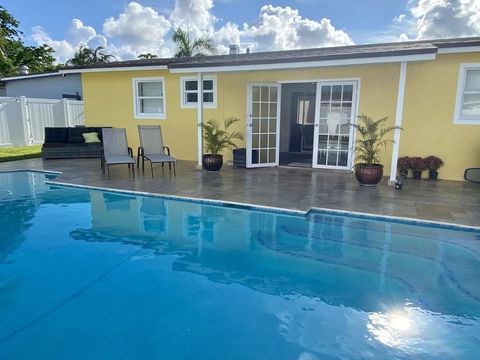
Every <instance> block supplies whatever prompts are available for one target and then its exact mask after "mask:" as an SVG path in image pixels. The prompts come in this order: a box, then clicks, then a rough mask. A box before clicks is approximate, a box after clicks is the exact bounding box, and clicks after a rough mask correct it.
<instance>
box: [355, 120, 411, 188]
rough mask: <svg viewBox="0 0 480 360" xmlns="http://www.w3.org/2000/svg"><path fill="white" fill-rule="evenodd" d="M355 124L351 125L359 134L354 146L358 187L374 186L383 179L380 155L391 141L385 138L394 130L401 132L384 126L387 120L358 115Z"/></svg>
mask: <svg viewBox="0 0 480 360" xmlns="http://www.w3.org/2000/svg"><path fill="white" fill-rule="evenodd" d="M358 119H359V121H358V123H357V124H351V125H352V126H353V127H354V128H355V129H356V130H357V132H358V133H359V135H360V136H359V137H358V139H357V142H356V144H355V146H354V150H355V157H356V164H355V167H354V168H355V177H356V178H357V181H358V182H359V183H360V185H363V186H374V185H376V184H378V183H379V182H380V180H381V179H382V177H383V165H382V164H380V153H381V151H382V150H383V149H385V147H386V146H387V145H388V144H389V143H393V139H391V138H386V136H387V134H389V133H390V132H392V131H394V130H397V129H399V130H403V129H402V128H401V127H399V126H386V125H385V123H386V122H387V120H388V118H386V117H385V118H382V119H378V120H374V119H373V118H371V117H370V116H367V115H360V116H359V117H358Z"/></svg>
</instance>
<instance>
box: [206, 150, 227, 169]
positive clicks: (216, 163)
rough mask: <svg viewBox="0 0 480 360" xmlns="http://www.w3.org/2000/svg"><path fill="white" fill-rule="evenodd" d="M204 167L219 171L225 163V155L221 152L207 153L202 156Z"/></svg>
mask: <svg viewBox="0 0 480 360" xmlns="http://www.w3.org/2000/svg"><path fill="white" fill-rule="evenodd" d="M202 165H203V168H204V169H205V170H207V171H218V170H220V169H221V168H222V165H223V155H220V154H214V155H212V154H206V155H203V157H202Z"/></svg>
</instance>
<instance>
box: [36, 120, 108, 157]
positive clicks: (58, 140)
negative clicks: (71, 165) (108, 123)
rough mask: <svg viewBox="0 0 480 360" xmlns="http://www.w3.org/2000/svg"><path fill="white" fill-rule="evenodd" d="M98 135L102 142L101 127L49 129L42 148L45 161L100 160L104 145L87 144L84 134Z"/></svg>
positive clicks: (46, 129) (46, 131) (46, 130)
mask: <svg viewBox="0 0 480 360" xmlns="http://www.w3.org/2000/svg"><path fill="white" fill-rule="evenodd" d="M91 132H96V133H98V137H99V139H100V141H101V140H102V128H101V127H74V128H66V127H47V128H45V142H44V144H43V146H42V158H43V159H74V158H99V157H100V156H101V149H102V143H101V142H100V143H98V142H97V143H88V144H86V143H85V140H84V138H83V136H82V134H83V133H91Z"/></svg>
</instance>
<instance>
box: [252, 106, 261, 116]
mask: <svg viewBox="0 0 480 360" xmlns="http://www.w3.org/2000/svg"><path fill="white" fill-rule="evenodd" d="M252 115H253V116H254V117H259V116H260V103H253V109H252Z"/></svg>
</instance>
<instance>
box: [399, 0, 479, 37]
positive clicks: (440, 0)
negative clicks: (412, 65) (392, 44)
mask: <svg viewBox="0 0 480 360" xmlns="http://www.w3.org/2000/svg"><path fill="white" fill-rule="evenodd" d="M392 30H393V32H395V31H401V32H403V34H402V35H400V38H401V39H403V38H410V39H418V40H420V39H438V38H451V37H464V36H478V35H480V1H479V0H412V1H410V2H409V5H408V8H407V14H401V15H400V16H397V17H396V18H395V19H394V20H393V25H392Z"/></svg>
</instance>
